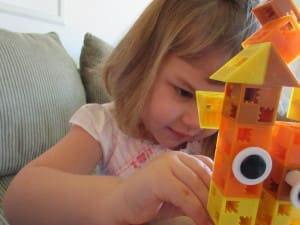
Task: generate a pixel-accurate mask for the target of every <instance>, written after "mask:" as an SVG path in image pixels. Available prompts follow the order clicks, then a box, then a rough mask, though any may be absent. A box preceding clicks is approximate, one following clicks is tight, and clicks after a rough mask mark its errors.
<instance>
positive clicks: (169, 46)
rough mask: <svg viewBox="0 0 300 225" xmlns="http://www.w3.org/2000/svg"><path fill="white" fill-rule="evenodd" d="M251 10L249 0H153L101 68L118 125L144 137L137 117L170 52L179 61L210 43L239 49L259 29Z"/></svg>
mask: <svg viewBox="0 0 300 225" xmlns="http://www.w3.org/2000/svg"><path fill="white" fill-rule="evenodd" d="M251 8H252V7H251V1H250V0H153V1H152V3H151V4H150V5H149V6H148V7H147V8H146V10H145V11H144V12H143V14H142V15H141V16H140V18H139V19H138V20H137V21H136V23H135V24H134V25H133V26H132V28H131V29H130V30H129V32H128V33H127V34H126V35H125V37H124V38H123V39H122V40H121V41H120V43H119V44H118V45H117V46H116V47H115V49H114V51H113V52H112V54H111V55H110V57H109V58H108V60H107V61H106V64H105V65H104V67H103V79H104V85H105V87H106V90H107V92H108V94H109V95H111V97H112V99H113V101H114V102H115V113H116V119H117V122H118V125H119V127H120V129H121V130H123V131H124V132H125V133H127V134H130V135H132V136H134V137H141V134H142V135H145V133H144V130H143V124H142V121H141V116H140V115H141V113H142V110H143V107H144V104H145V101H146V98H147V97H148V94H149V92H150V90H151V88H152V85H153V82H154V81H155V79H156V75H157V71H158V68H159V67H160V64H161V62H162V61H163V59H164V57H165V56H166V55H167V54H168V53H171V52H172V53H174V54H175V55H177V56H179V57H182V58H183V59H193V58H197V57H199V56H200V54H201V52H203V50H204V49H207V48H211V47H215V48H216V47H218V48H224V49H226V50H228V51H231V52H232V54H235V53H237V52H238V51H239V50H240V44H241V42H242V41H243V40H244V39H245V38H246V37H247V36H249V34H251V33H252V32H253V31H254V30H256V28H257V23H256V22H255V19H254V17H253V15H252V13H251Z"/></svg>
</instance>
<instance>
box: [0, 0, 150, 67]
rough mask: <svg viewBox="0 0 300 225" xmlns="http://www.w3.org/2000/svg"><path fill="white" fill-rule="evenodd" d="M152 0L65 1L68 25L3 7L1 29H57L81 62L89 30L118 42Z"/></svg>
mask: <svg viewBox="0 0 300 225" xmlns="http://www.w3.org/2000/svg"><path fill="white" fill-rule="evenodd" d="M50 1H51V0H50ZM4 2H5V1H4ZM7 2H10V1H7ZM31 2H33V1H31ZM42 2H44V1H42ZM150 2H151V0H64V7H63V8H64V10H63V13H64V16H63V17H64V24H55V23H50V22H45V21H42V20H39V19H34V18H31V17H26V16H20V15H18V14H11V13H7V12H4V11H1V9H0V28H5V29H10V30H13V31H18V32H49V31H56V32H57V33H58V34H59V36H60V38H61V40H62V42H63V44H64V46H65V48H66V49H67V51H68V52H69V54H70V55H71V56H72V57H73V58H74V60H75V61H76V62H77V63H78V60H79V55H80V50H81V47H82V41H83V36H84V34H85V33H86V32H90V33H92V34H94V35H96V36H98V37H100V38H102V39H103V40H105V41H107V42H108V43H110V44H111V45H115V44H116V43H117V42H118V41H119V40H120V38H121V37H122V36H123V34H124V33H125V32H126V31H127V30H128V28H129V27H130V26H131V25H132V24H133V22H134V21H135V20H136V18H137V17H138V16H139V15H140V13H141V12H142V11H143V9H144V8H145V7H146V6H147V5H148V4H149V3H150ZM0 3H1V0H0Z"/></svg>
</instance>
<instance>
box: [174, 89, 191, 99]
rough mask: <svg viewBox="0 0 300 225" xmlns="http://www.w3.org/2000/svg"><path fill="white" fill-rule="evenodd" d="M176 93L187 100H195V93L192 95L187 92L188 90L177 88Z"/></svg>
mask: <svg viewBox="0 0 300 225" xmlns="http://www.w3.org/2000/svg"><path fill="white" fill-rule="evenodd" d="M176 92H177V93H178V94H179V95H180V96H182V97H185V98H193V97H194V95H193V93H191V92H189V91H186V90H184V89H182V88H179V87H176Z"/></svg>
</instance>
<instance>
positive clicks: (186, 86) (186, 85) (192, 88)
mask: <svg viewBox="0 0 300 225" xmlns="http://www.w3.org/2000/svg"><path fill="white" fill-rule="evenodd" d="M177 80H178V82H180V83H182V84H183V85H184V86H185V88H187V89H189V90H193V91H194V90H196V88H194V87H193V86H192V85H191V84H190V83H189V82H187V81H186V80H185V79H183V78H182V77H178V76H177Z"/></svg>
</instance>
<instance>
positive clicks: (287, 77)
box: [264, 45, 300, 87]
mask: <svg viewBox="0 0 300 225" xmlns="http://www.w3.org/2000/svg"><path fill="white" fill-rule="evenodd" d="M264 83H265V86H276V87H277V86H287V87H299V86H300V84H299V82H298V81H297V78H296V76H295V75H294V74H293V73H292V71H291V70H290V68H289V67H288V65H287V64H286V63H285V61H284V59H283V58H282V57H281V56H280V54H279V52H278V51H277V49H276V48H275V47H274V46H273V45H272V46H271V49H270V57H269V63H268V67H267V73H266V78H265V82H264Z"/></svg>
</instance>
